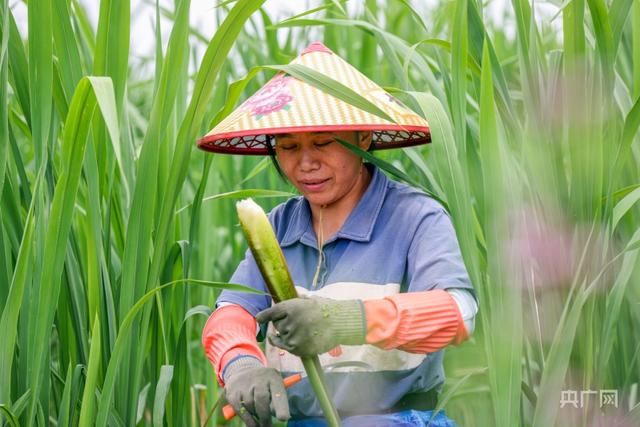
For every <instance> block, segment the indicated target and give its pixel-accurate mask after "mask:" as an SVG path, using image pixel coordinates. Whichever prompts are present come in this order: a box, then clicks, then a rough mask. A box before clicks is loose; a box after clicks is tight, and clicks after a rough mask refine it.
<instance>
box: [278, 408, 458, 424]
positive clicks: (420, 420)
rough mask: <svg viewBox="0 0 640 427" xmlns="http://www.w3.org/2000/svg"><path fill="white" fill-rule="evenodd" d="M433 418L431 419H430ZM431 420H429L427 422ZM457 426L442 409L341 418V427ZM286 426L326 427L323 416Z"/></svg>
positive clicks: (292, 422)
mask: <svg viewBox="0 0 640 427" xmlns="http://www.w3.org/2000/svg"><path fill="white" fill-rule="evenodd" d="M431 418H433V419H431ZM430 420H431V422H429V421H430ZM427 425H429V427H458V425H457V424H456V423H455V422H454V421H453V420H451V419H449V418H448V417H447V416H446V415H445V413H444V411H440V412H438V413H437V414H436V415H435V416H433V411H415V410H408V411H402V412H394V413H392V414H380V415H357V416H353V417H347V418H344V419H343V420H342V426H343V427H427ZM287 426H288V427H327V422H326V421H325V420H324V418H307V419H305V420H300V421H289V423H288V424H287Z"/></svg>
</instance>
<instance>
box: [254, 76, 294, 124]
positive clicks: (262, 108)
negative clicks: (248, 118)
mask: <svg viewBox="0 0 640 427" xmlns="http://www.w3.org/2000/svg"><path fill="white" fill-rule="evenodd" d="M292 78H293V77H291V76H287V75H285V74H279V75H277V76H275V77H274V78H273V79H271V80H270V81H269V82H268V83H267V84H266V85H264V87H263V88H262V89H261V90H260V91H258V92H256V94H255V95H253V96H252V97H250V98H249V99H247V101H246V102H245V104H244V108H245V109H246V110H247V111H249V112H251V114H252V115H254V116H255V118H256V120H260V118H261V117H263V116H266V115H267V114H271V113H274V112H276V111H280V110H283V109H284V110H288V109H289V108H291V106H290V105H289V103H290V102H291V101H293V96H291V93H290V92H289V82H290V80H291V79H292Z"/></svg>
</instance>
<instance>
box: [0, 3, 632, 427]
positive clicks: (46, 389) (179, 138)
mask: <svg viewBox="0 0 640 427" xmlns="http://www.w3.org/2000/svg"><path fill="white" fill-rule="evenodd" d="M26 3H27V2H24V3H22V2H17V1H16V2H15V4H13V2H11V3H10V2H9V1H8V0H0V26H1V27H0V28H1V40H0V85H1V88H0V206H1V209H0V310H1V318H0V331H1V332H0V335H1V339H0V424H2V423H3V422H4V423H7V424H9V425H18V424H20V425H34V424H35V425H92V424H97V425H100V426H104V425H112V426H130V425H154V426H156V425H158V426H160V425H172V426H186V425H193V426H195V425H203V423H204V421H205V419H206V418H207V415H208V412H209V410H210V408H211V407H212V406H213V404H214V402H215V401H216V400H217V398H218V395H219V389H218V387H217V386H216V384H215V380H214V374H213V371H212V369H211V367H210V366H209V363H208V361H207V360H206V358H205V356H204V352H203V350H202V348H201V345H200V332H201V328H202V326H203V325H204V321H205V319H206V317H207V315H208V313H209V312H210V307H211V306H212V305H213V303H214V301H215V296H216V293H217V292H218V289H217V288H219V287H220V286H224V282H225V281H226V280H227V279H228V278H229V277H230V274H231V272H232V271H233V270H234V268H235V266H236V264H237V263H238V261H239V260H240V258H241V256H242V254H243V252H244V250H245V247H246V246H245V242H244V239H243V237H242V235H241V231H240V229H239V227H238V224H237V219H236V214H235V210H234V199H236V198H239V197H245V196H247V195H251V196H254V197H261V198H260V199H259V202H260V203H261V204H262V206H263V207H265V208H267V209H269V208H271V207H273V206H275V205H276V204H277V203H280V202H281V201H282V200H283V197H282V195H278V194H276V193H270V192H269V191H265V190H279V191H284V192H290V191H293V189H292V188H291V187H290V186H288V185H287V184H286V183H284V182H283V181H282V180H280V179H279V178H278V177H277V175H276V174H275V171H274V170H273V168H272V167H271V166H270V165H269V162H268V161H267V160H265V159H261V158H254V157H231V156H223V155H212V154H207V153H204V152H202V151H200V150H198V149H196V148H195V141H196V139H197V138H198V137H200V136H202V135H203V134H204V133H206V132H207V131H208V130H209V129H210V128H211V127H212V126H213V125H214V124H215V123H217V122H218V121H220V120H221V118H223V117H224V116H225V115H226V114H228V113H229V112H230V111H231V110H232V109H233V108H234V107H235V106H236V105H238V103H239V102H241V101H242V100H244V99H245V98H246V97H247V96H249V95H250V94H252V93H254V92H255V91H256V90H257V89H258V88H259V87H261V85H262V84H264V83H265V82H266V81H267V80H268V79H269V78H270V77H271V76H272V75H273V74H274V71H269V70H268V69H267V70H265V69H260V70H258V69H256V67H258V66H261V65H273V64H286V63H288V62H289V61H290V60H292V59H293V58H294V57H295V56H296V55H297V54H298V53H299V51H300V50H301V49H303V48H304V47H305V46H306V45H308V44H309V43H310V42H312V41H315V40H320V41H323V42H324V43H325V44H326V45H327V46H328V47H329V48H331V49H332V50H334V51H335V52H336V53H338V54H339V55H340V56H342V57H343V58H345V59H346V60H347V61H349V62H350V63H351V64H353V65H354V66H356V67H357V68H359V69H360V70H361V71H362V72H363V73H365V74H366V75H367V76H369V77H370V78H372V79H373V80H374V81H376V82H378V83H379V84H381V85H382V86H384V87H385V88H386V89H387V90H389V91H390V92H391V93H393V94H394V95H396V96H397V97H399V98H400V99H402V100H403V101H404V102H405V103H407V104H408V105H410V106H411V107H412V108H414V109H415V110H416V111H418V112H419V113H421V114H422V115H424V117H426V119H427V120H428V121H429V123H430V125H431V131H432V137H433V144H431V145H429V146H424V147H419V148H411V149H404V150H393V151H390V152H380V153H376V157H377V159H378V161H379V162H381V164H382V166H383V167H384V168H385V169H386V170H387V171H388V172H389V173H390V174H392V175H395V176H396V177H397V179H402V180H404V181H407V182H410V183H411V184H413V185H416V186H419V187H421V188H424V189H425V190H426V191H429V192H431V193H433V194H435V195H437V196H438V197H439V198H440V199H442V200H443V201H445V202H446V204H447V206H448V208H449V210H450V212H451V216H452V219H453V222H454V224H455V227H456V231H457V234H458V239H459V241H460V245H461V247H462V251H463V254H464V258H465V262H466V265H467V268H468V270H469V273H470V276H471V278H472V280H473V283H474V285H475V287H476V289H477V291H478V295H479V298H480V313H479V315H478V318H477V324H476V331H475V334H474V336H473V337H472V339H471V340H470V341H468V342H466V343H464V344H463V345H461V346H460V347H455V348H449V349H448V350H447V356H446V371H447V375H448V378H447V382H446V385H445V390H444V394H443V396H442V399H441V402H442V406H443V407H444V408H445V409H446V411H447V414H448V415H449V416H450V417H452V418H453V419H455V420H456V421H457V422H458V423H459V424H460V425H462V426H489V425H492V426H493V425H496V426H516V425H522V426H550V425H561V426H567V425H577V426H596V425H598V426H600V425H603V426H604V425H606V426H614V425H624V426H632V425H640V406H639V400H640V399H639V397H638V382H639V381H640V361H639V358H640V328H639V326H640V280H639V279H640V268H639V265H640V263H639V262H638V251H639V250H640V227H639V224H640V203H638V201H639V200H640V170H639V167H638V165H639V164H640V142H639V139H640V138H638V126H639V124H640V103H639V102H638V100H639V95H640V2H638V1H637V0H636V1H633V0H611V1H609V0H567V1H563V2H560V1H559V0H551V1H549V2H544V3H540V2H536V3H535V6H536V7H533V6H534V3H531V2H529V1H526V0H512V1H511V2H510V3H503V4H502V7H503V8H504V9H503V10H502V12H504V15H503V14H502V12H501V11H500V10H499V11H498V13H497V14H496V12H495V8H494V9H493V11H492V12H491V13H489V12H488V11H487V10H488V8H489V7H491V6H492V3H491V2H489V3H488V4H485V3H481V2H477V1H474V0H455V1H442V0H440V1H435V2H429V4H428V5H425V4H423V3H422V2H411V1H408V0H389V1H384V2H383V1H379V0H367V1H360V2H355V1H353V2H343V1H340V0H335V1H327V2H311V3H309V4H308V5H307V7H306V9H304V10H305V12H302V13H299V14H295V15H289V16H286V17H285V18H282V17H281V16H276V15H274V14H273V13H272V9H269V8H267V5H268V4H269V1H267V2H263V1H258V0H239V1H225V2H220V3H219V4H217V5H215V4H214V2H212V4H211V8H212V9H211V11H212V15H211V16H212V19H211V22H209V26H210V28H207V29H206V31H205V29H203V28H199V27H197V26H194V25H193V23H191V24H190V20H189V11H190V2H189V0H176V1H175V2H166V3H165V2H163V3H162V4H159V3H157V2H154V1H152V0H149V1H148V2H146V3H142V4H137V6H136V8H135V10H132V8H131V4H130V2H129V0H102V1H101V2H100V3H99V5H98V4H97V3H96V4H92V5H91V7H89V8H87V7H86V5H84V3H83V2H82V3H81V2H78V1H77V0H29V2H28V6H27V5H26ZM354 5H355V6H354ZM214 6H215V7H214ZM92 10H93V11H96V10H97V18H98V19H97V25H94V24H93V23H92V22H93V21H92V20H91V19H90V18H89V15H90V12H91V11H92ZM25 11H26V12H25ZM141 11H144V13H147V14H148V15H149V16H150V17H151V23H152V28H153V29H154V30H153V32H149V38H150V40H151V46H152V52H151V54H150V55H148V56H140V55H139V54H136V53H134V50H135V49H132V46H136V43H140V40H136V37H133V36H132V34H138V33H136V31H134V29H133V27H132V22H135V20H134V19H133V17H132V16H131V14H132V13H141ZM542 12H544V13H542ZM15 14H22V19H23V21H26V22H22V23H21V24H20V23H19V22H17V21H16V18H15ZM496 16H498V17H501V18H502V19H495V17H496ZM159 23H162V25H158V24H159ZM310 83H313V82H310ZM399 208H402V207H399ZM570 390H575V391H576V392H577V394H578V396H579V397H580V395H581V394H582V395H584V396H586V397H585V398H584V399H582V400H580V401H579V402H576V406H577V404H579V406H580V407H579V408H575V407H574V405H573V404H565V405H561V401H562V398H563V397H564V398H566V397H567V395H565V394H564V392H566V391H570ZM601 390H615V391H616V392H617V393H618V398H619V400H618V405H617V408H616V407H615V405H611V404H609V405H604V406H602V407H601V405H600V401H599V392H600V391H601ZM581 391H587V392H588V393H586V394H585V393H581ZM591 391H593V393H591ZM561 406H564V407H561ZM3 419H4V421H2V420H3ZM222 424H224V421H223V420H222V419H221V418H220V416H219V415H218V413H216V414H214V416H213V417H212V419H211V420H210V421H209V423H208V425H222Z"/></svg>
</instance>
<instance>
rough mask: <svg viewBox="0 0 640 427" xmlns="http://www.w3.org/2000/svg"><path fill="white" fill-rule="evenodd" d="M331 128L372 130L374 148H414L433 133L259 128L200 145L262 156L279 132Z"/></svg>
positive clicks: (424, 130) (386, 129) (409, 129)
mask: <svg viewBox="0 0 640 427" xmlns="http://www.w3.org/2000/svg"><path fill="white" fill-rule="evenodd" d="M331 131H333V132H339V131H373V143H372V144H373V146H372V148H371V149H372V150H385V149H391V148H403V147H412V146H415V145H423V144H428V143H430V142H431V132H430V131H429V128H428V127H424V126H403V130H398V126H397V125H389V126H384V125H383V126H381V125H368V126H367V125H336V126H327V125H318V126H292V127H284V128H283V127H279V128H273V129H260V133H256V131H255V130H246V131H239V132H229V133H227V134H217V135H209V136H205V137H203V138H201V139H199V140H198V148H200V149H202V150H205V151H209V152H212V153H222V154H242V155H258V156H260V155H266V154H269V150H268V149H267V146H266V144H267V143H269V141H268V140H269V137H272V136H275V135H277V134H282V133H299V132H331ZM390 135H395V136H397V137H398V139H401V141H400V142H395V138H394V137H392V136H390ZM385 137H386V138H385Z"/></svg>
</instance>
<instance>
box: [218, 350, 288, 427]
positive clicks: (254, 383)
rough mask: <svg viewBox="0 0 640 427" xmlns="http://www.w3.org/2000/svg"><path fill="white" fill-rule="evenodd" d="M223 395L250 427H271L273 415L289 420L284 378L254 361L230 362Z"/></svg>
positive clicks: (225, 374) (252, 358) (247, 358)
mask: <svg viewBox="0 0 640 427" xmlns="http://www.w3.org/2000/svg"><path fill="white" fill-rule="evenodd" d="M223 380H224V383H225V385H224V394H225V397H226V399H227V401H228V402H229V404H231V406H233V409H234V410H235V411H236V414H238V416H239V417H240V418H241V419H242V421H244V423H245V424H246V425H247V427H262V426H267V427H268V426H271V412H272V411H273V412H274V414H275V416H276V418H278V419H279V420H280V421H286V420H288V419H289V418H290V417H291V415H290V414H289V401H288V400H287V392H286V391H285V388H284V382H283V380H282V377H281V376H280V374H279V373H278V371H276V370H275V369H273V368H267V367H265V366H264V365H263V364H262V363H261V362H260V361H259V360H258V359H256V358H254V357H250V356H249V357H240V358H238V359H235V360H233V361H231V362H229V365H228V366H227V367H226V368H225V370H224V373H223Z"/></svg>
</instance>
